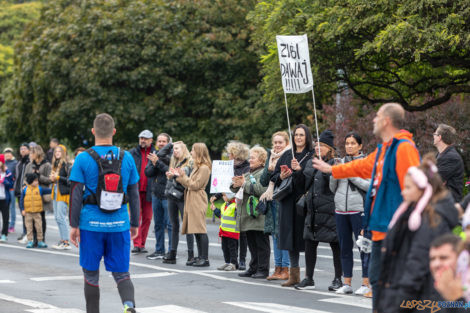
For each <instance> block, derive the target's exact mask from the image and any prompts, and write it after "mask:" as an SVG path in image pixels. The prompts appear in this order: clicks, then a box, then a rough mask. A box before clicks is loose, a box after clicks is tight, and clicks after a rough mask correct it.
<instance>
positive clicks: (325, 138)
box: [320, 129, 335, 149]
mask: <svg viewBox="0 0 470 313" xmlns="http://www.w3.org/2000/svg"><path fill="white" fill-rule="evenodd" d="M334 141H335V136H334V135H333V132H332V131H331V130H329V129H327V130H325V131H323V132H322V133H321V134H320V142H321V143H324V144H326V145H328V146H330V147H331V148H333V149H334V148H335V143H334Z"/></svg>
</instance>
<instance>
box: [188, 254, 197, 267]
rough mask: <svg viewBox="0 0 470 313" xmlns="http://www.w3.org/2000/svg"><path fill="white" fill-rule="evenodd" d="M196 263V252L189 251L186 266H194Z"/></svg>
mask: <svg viewBox="0 0 470 313" xmlns="http://www.w3.org/2000/svg"><path fill="white" fill-rule="evenodd" d="M195 262H196V259H195V258H194V251H193V250H188V261H187V262H186V265H187V266H193V264H194V263H195Z"/></svg>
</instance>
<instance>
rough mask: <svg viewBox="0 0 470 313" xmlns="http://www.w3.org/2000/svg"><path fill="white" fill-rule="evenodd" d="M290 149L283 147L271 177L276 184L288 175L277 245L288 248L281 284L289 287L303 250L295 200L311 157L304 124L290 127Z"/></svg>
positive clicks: (309, 137) (301, 219) (295, 277)
mask: <svg viewBox="0 0 470 313" xmlns="http://www.w3.org/2000/svg"><path fill="white" fill-rule="evenodd" d="M293 137H294V140H293V142H292V148H293V152H292V150H291V151H286V152H285V153H284V154H283V155H282V156H281V158H280V159H279V161H278V162H277V164H276V168H275V169H274V173H273V175H272V176H271V181H273V182H274V186H275V188H276V186H280V185H281V182H282V181H283V180H286V179H289V177H290V176H292V189H291V190H292V191H291V192H290V193H289V194H287V195H286V196H285V197H283V198H282V199H279V200H278V201H279V205H280V209H279V243H278V245H279V249H281V250H288V251H289V260H290V269H289V279H288V280H287V281H286V282H285V283H283V284H282V286H283V287H292V286H294V285H295V284H297V283H299V282H300V267H299V257H300V252H301V251H304V249H305V243H304V239H303V231H304V222H305V217H304V216H303V215H300V214H298V213H297V210H296V209H295V204H296V201H297V200H298V199H299V198H300V197H301V196H302V194H303V193H304V185H305V179H304V175H303V173H302V171H303V169H304V168H305V166H306V164H307V161H308V160H309V159H311V156H312V149H313V141H312V134H311V133H310V130H309V129H308V127H307V126H306V125H304V124H300V125H297V126H296V127H295V128H294V130H293Z"/></svg>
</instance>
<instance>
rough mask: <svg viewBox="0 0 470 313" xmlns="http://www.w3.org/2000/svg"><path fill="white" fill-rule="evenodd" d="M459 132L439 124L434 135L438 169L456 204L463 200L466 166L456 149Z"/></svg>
mask: <svg viewBox="0 0 470 313" xmlns="http://www.w3.org/2000/svg"><path fill="white" fill-rule="evenodd" d="M456 136H457V132H456V131H455V129H454V128H453V127H452V126H449V125H446V124H439V126H438V127H437V129H436V131H435V132H434V134H433V139H434V146H435V147H436V148H437V151H438V153H437V156H436V158H437V169H438V171H439V174H440V175H441V177H442V180H443V181H444V184H445V185H446V187H447V189H449V191H450V192H451V193H452V196H453V197H454V201H455V202H459V201H460V200H462V191H463V174H464V166H463V160H462V157H461V156H460V154H459V153H458V152H457V150H456V149H455V147H454V141H455V138H456Z"/></svg>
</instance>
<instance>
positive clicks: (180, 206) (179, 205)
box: [168, 199, 194, 251]
mask: <svg viewBox="0 0 470 313" xmlns="http://www.w3.org/2000/svg"><path fill="white" fill-rule="evenodd" d="M178 213H179V214H181V218H182V217H183V216H184V200H181V201H178V200H171V199H168V215H169V217H170V223H171V247H170V250H174V251H177V250H178V241H179V236H180V218H179V215H178ZM186 243H187V245H188V251H193V250H194V235H193V234H188V235H186Z"/></svg>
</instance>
